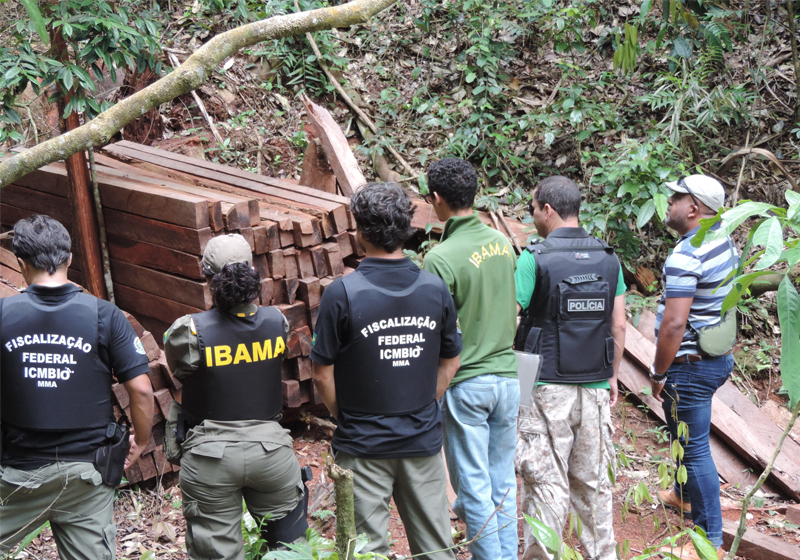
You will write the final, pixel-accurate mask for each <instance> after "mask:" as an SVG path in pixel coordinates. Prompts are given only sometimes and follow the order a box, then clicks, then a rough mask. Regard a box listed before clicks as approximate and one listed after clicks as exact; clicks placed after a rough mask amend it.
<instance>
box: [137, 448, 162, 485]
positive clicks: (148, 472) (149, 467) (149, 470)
mask: <svg viewBox="0 0 800 560" xmlns="http://www.w3.org/2000/svg"><path fill="white" fill-rule="evenodd" d="M145 449H147V448H146V447H145ZM139 468H140V469H141V470H142V479H143V480H150V479H151V478H155V477H156V476H158V470H157V469H156V464H155V463H154V462H153V454H152V452H151V453H150V454H148V455H145V454H144V453H143V454H142V455H141V457H139Z"/></svg>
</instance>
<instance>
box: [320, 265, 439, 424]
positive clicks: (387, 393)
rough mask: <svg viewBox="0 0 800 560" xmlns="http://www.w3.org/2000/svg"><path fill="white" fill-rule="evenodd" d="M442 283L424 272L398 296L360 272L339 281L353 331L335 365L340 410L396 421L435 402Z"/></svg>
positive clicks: (397, 292)
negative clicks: (345, 299)
mask: <svg viewBox="0 0 800 560" xmlns="http://www.w3.org/2000/svg"><path fill="white" fill-rule="evenodd" d="M441 282H442V281H441V280H440V279H439V278H438V277H437V276H434V275H433V274H431V273H429V272H426V271H424V270H421V271H420V273H419V277H418V278H417V280H416V281H415V282H414V283H413V284H411V285H410V286H409V287H408V288H406V289H405V290H401V291H390V290H385V289H383V288H381V287H379V286H376V285H375V284H372V283H371V282H370V281H369V280H367V279H366V278H365V277H364V275H363V274H361V273H360V272H358V271H356V272H352V273H350V274H348V275H347V276H345V277H344V278H343V279H342V283H343V285H344V288H345V291H346V292H347V301H348V303H349V305H350V324H351V329H352V330H351V333H350V341H349V342H348V343H347V344H346V345H345V346H344V347H343V348H342V349H341V350H340V351H339V354H338V355H337V356H336V360H335V362H334V382H335V384H336V400H337V404H338V405H339V409H340V410H343V411H345V412H351V413H360V414H380V415H385V416H397V415H401V414H409V413H411V412H415V411H417V410H420V409H422V408H423V407H425V406H427V405H429V404H430V403H431V402H433V401H434V400H436V378H437V372H438V369H439V350H440V348H441V335H440V333H441V329H442V321H443V319H444V303H443V302H442V285H441Z"/></svg>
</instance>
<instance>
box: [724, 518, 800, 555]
mask: <svg viewBox="0 0 800 560" xmlns="http://www.w3.org/2000/svg"><path fill="white" fill-rule="evenodd" d="M738 528H739V524H738V523H737V522H735V521H728V520H727V519H723V520H722V542H723V545H722V546H723V548H724V549H725V550H729V549H730V547H731V543H733V539H734V536H735V535H736V530H737V529H738ZM736 555H737V556H744V557H745V558H748V559H750V560H800V547H798V546H796V545H791V544H789V543H787V542H784V541H782V540H781V539H779V538H778V537H771V536H769V535H765V534H763V533H759V532H758V530H756V529H748V530H747V532H746V533H745V534H744V536H743V537H742V542H741V543H739V550H738V551H737V552H736Z"/></svg>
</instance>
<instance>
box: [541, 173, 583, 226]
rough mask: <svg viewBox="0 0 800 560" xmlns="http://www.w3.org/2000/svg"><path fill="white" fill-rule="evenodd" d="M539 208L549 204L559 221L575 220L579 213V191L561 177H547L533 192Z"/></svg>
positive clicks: (571, 182)
mask: <svg viewBox="0 0 800 560" xmlns="http://www.w3.org/2000/svg"><path fill="white" fill-rule="evenodd" d="M533 196H534V197H535V198H536V203H537V204H538V205H539V208H544V205H545V204H549V205H550V208H552V209H553V210H555V212H556V214H558V215H559V216H560V217H561V219H567V218H577V217H578V214H579V213H580V211H581V191H580V189H579V188H578V185H576V184H575V183H574V182H573V181H572V179H569V178H568V177H564V176H563V175H555V176H553V177H548V178H547V179H545V180H544V181H542V182H541V183H539V184H538V185H536V189H535V190H534V191H533Z"/></svg>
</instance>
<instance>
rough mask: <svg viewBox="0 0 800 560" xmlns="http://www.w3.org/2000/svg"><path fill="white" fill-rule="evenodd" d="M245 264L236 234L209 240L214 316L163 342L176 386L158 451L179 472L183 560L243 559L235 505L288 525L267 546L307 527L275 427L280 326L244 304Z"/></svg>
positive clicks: (256, 287) (283, 334) (251, 278)
mask: <svg viewBox="0 0 800 560" xmlns="http://www.w3.org/2000/svg"><path fill="white" fill-rule="evenodd" d="M251 265H252V255H251V252H250V247H249V246H248V244H247V242H246V241H245V240H244V238H243V237H242V236H241V235H238V234H231V235H226V236H220V237H215V238H214V239H212V240H211V241H209V243H208V246H207V247H206V250H205V251H204V253H203V260H202V266H203V272H204V273H205V274H206V276H207V277H208V278H209V286H210V288H211V294H212V296H213V298H214V308H213V309H211V310H210V311H204V312H202V313H195V314H193V315H186V316H184V317H181V318H180V319H178V320H177V321H175V323H174V324H173V325H172V326H171V327H170V329H169V330H168V331H167V332H166V333H165V334H164V352H165V354H166V358H167V364H168V365H169V367H170V370H171V371H172V372H173V374H174V375H175V377H176V378H177V379H179V380H180V381H181V382H182V383H183V389H182V394H181V395H178V396H177V400H178V401H179V402H180V405H178V404H175V403H173V408H172V409H170V412H169V418H168V419H167V428H166V431H167V436H166V438H165V449H166V450H167V455H168V458H170V460H172V461H178V460H180V464H181V470H180V485H181V491H182V492H183V514H184V516H185V517H186V547H187V548H188V551H189V558H191V559H192V560H200V559H203V560H205V559H211V558H215V559H220V558H221V559H229V560H244V547H243V542H242V533H241V519H242V499H244V501H245V503H246V504H247V508H248V511H249V512H250V513H251V514H252V515H253V516H254V517H255V518H256V519H261V518H265V517H268V518H269V519H272V520H276V519H277V520H278V522H279V523H280V521H281V520H284V519H286V520H290V521H292V522H291V523H289V526H288V527H283V528H284V529H285V531H283V533H282V534H281V535H280V536H279V537H277V539H276V540H279V541H281V542H289V541H292V540H294V539H296V538H297V537H298V536H300V535H301V534H304V532H305V528H307V524H306V520H305V507H304V500H303V495H304V490H305V487H304V485H303V483H302V480H301V474H300V465H299V464H298V462H297V458H296V457H295V455H294V452H293V451H292V438H291V436H289V432H288V431H287V430H285V429H284V428H282V427H281V426H280V424H278V422H277V420H279V419H280V416H281V414H282V411H283V393H282V390H281V363H282V362H283V359H284V357H285V355H286V339H287V334H288V331H289V325H288V323H287V322H286V319H285V318H284V316H283V315H282V314H281V313H280V311H278V310H277V309H276V308H274V307H259V306H257V305H255V304H254V303H252V302H253V300H255V299H256V297H258V294H259V291H260V286H261V284H260V278H259V275H258V272H257V271H256V270H255V269H254V268H253V267H252V266H251ZM294 521H296V523H295V522H294ZM269 532H270V531H268V533H269ZM266 540H268V541H269V540H270V536H269V534H268V535H267V536H266Z"/></svg>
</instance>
